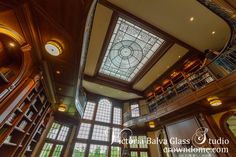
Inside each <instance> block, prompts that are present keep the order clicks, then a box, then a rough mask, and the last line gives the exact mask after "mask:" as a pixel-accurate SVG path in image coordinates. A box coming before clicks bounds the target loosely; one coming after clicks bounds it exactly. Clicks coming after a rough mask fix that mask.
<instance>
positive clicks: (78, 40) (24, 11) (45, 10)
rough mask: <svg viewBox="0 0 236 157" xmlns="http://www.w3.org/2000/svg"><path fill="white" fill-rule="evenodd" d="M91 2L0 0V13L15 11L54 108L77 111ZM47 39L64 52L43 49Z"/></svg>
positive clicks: (88, 0)
mask: <svg viewBox="0 0 236 157" xmlns="http://www.w3.org/2000/svg"><path fill="white" fill-rule="evenodd" d="M92 2H93V0H77V1H75V0H56V1H53V0H51V1H48V0H24V1H16V0H9V1H7V2H2V1H1V2H0V6H1V7H0V9H1V12H4V11H9V10H10V11H12V12H13V13H14V14H15V16H16V19H17V21H18V23H17V24H18V25H19V26H20V30H21V31H22V34H23V36H24V38H25V40H26V42H28V43H30V44H31V45H32V47H33V52H32V56H33V57H34V61H35V64H36V65H37V66H39V67H40V68H41V70H42V71H43V72H44V78H45V85H46V86H47V89H48V94H49V96H50V98H51V102H52V103H54V104H55V106H54V107H55V109H56V107H57V105H58V104H60V103H64V104H66V105H68V112H70V113H71V114H76V113H77V112H76V108H75V95H76V94H75V93H76V90H77V89H76V87H77V80H78V75H79V70H80V69H79V68H80V66H79V65H80V58H81V51H82V44H83V35H84V31H85V23H86V19H87V18H86V17H87V14H88V12H89V9H90V6H91V4H92ZM9 19H10V20H12V19H11V18H9ZM10 20H9V21H10ZM15 25H16V24H15ZM49 40H56V41H58V42H59V43H60V44H61V45H62V47H63V53H62V54H61V55H60V56H58V57H54V56H51V55H49V54H48V53H47V52H46V51H45V49H44V45H45V43H46V42H47V41H49ZM57 71H60V74H58V73H57Z"/></svg>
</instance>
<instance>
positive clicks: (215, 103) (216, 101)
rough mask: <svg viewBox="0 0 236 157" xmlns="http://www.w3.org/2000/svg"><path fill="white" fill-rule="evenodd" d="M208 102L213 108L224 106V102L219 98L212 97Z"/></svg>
mask: <svg viewBox="0 0 236 157" xmlns="http://www.w3.org/2000/svg"><path fill="white" fill-rule="evenodd" d="M207 101H208V102H209V104H210V105H211V106H214V107H215V106H220V105H222V101H221V100H220V99H219V97H217V96H210V97H208V98H207Z"/></svg>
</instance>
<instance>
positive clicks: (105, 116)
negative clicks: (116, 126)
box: [96, 99, 112, 123]
mask: <svg viewBox="0 0 236 157" xmlns="http://www.w3.org/2000/svg"><path fill="white" fill-rule="evenodd" d="M111 109H112V105H111V102H110V101H109V100H107V99H101V100H100V101H99V102H98V110H97V115H96V121H99V122H105V123H110V122H111Z"/></svg>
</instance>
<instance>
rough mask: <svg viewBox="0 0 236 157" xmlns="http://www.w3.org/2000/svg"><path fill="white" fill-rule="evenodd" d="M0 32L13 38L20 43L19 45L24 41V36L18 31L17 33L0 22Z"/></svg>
mask: <svg viewBox="0 0 236 157" xmlns="http://www.w3.org/2000/svg"><path fill="white" fill-rule="evenodd" d="M0 33H2V34H5V35H7V36H9V37H11V38H13V39H15V40H16V41H17V42H18V43H19V44H20V46H22V45H24V44H25V43H26V42H25V40H24V38H23V37H22V36H21V35H20V34H19V33H17V32H16V31H14V30H13V29H11V28H9V27H6V26H4V25H2V24H0Z"/></svg>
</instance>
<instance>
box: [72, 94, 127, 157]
mask: <svg viewBox="0 0 236 157" xmlns="http://www.w3.org/2000/svg"><path fill="white" fill-rule="evenodd" d="M101 99H107V100H108V101H110V103H111V117H110V122H109V123H106V122H100V121H96V113H97V110H98V103H99V101H100V100H101ZM88 102H92V103H95V109H94V113H93V118H92V120H88V119H83V118H82V119H81V123H89V124H91V128H90V131H89V138H88V139H81V138H77V136H78V131H79V128H80V125H79V126H78V127H77V129H76V133H75V136H74V138H73V146H72V147H71V149H70V155H72V154H73V150H74V146H75V143H85V144H87V147H86V150H85V153H84V156H88V154H89V149H90V145H105V146H107V149H108V156H110V155H111V147H112V146H113V147H120V151H121V152H122V150H123V149H122V145H120V144H119V143H112V144H111V140H112V128H119V129H121V130H122V128H123V108H122V106H120V105H118V104H117V103H116V102H114V101H113V100H111V99H110V98H107V97H101V98H100V99H96V100H88ZM114 108H119V109H121V124H113V118H114V117H113V116H114ZM81 123H80V124H81ZM95 125H101V126H105V127H109V128H110V129H109V131H110V132H109V140H108V141H98V140H92V134H93V130H94V126H95Z"/></svg>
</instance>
